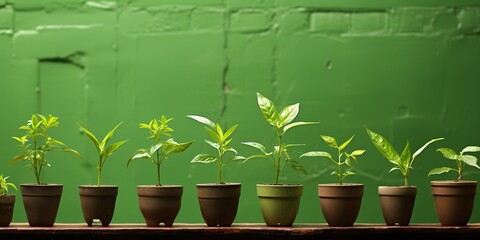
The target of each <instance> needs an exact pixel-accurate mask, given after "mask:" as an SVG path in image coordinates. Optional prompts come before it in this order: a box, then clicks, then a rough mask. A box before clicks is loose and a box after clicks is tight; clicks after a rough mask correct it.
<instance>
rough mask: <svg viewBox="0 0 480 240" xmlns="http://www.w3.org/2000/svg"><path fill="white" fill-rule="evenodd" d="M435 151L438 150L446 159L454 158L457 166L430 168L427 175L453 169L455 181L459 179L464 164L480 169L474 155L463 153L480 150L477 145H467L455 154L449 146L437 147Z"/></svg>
mask: <svg viewBox="0 0 480 240" xmlns="http://www.w3.org/2000/svg"><path fill="white" fill-rule="evenodd" d="M437 152H440V153H441V154H442V155H443V156H444V157H445V158H446V159H450V160H455V162H456V164H457V168H456V169H455V168H450V167H440V168H434V169H432V170H430V172H429V173H428V176H431V175H436V174H442V173H447V172H450V171H454V172H457V174H458V175H457V176H458V177H457V181H460V179H461V178H462V174H463V166H464V165H465V164H467V165H469V166H472V167H475V168H477V169H480V167H479V166H478V164H477V158H476V157H475V156H472V155H464V153H475V152H480V147H478V146H467V147H465V148H464V149H463V150H462V151H461V152H460V154H457V153H456V152H455V151H454V150H452V149H450V148H439V149H437Z"/></svg>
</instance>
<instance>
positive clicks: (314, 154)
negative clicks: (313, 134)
mask: <svg viewBox="0 0 480 240" xmlns="http://www.w3.org/2000/svg"><path fill="white" fill-rule="evenodd" d="M300 157H301V158H302V157H325V158H329V159H331V160H333V158H332V155H331V154H330V153H328V152H321V151H313V152H307V153H304V154H302V155H301V156H300Z"/></svg>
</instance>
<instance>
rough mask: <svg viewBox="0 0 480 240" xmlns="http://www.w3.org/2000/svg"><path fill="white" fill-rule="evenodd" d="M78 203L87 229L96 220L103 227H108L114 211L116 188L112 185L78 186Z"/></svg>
mask: <svg viewBox="0 0 480 240" xmlns="http://www.w3.org/2000/svg"><path fill="white" fill-rule="evenodd" d="M78 192H79V193H80V203H81V204H82V212H83V218H84V219H85V222H86V223H87V225H88V226H89V227H91V226H92V224H93V220H94V219H98V220H100V222H101V223H102V226H103V227H107V226H108V225H110V222H111V221H112V218H113V212H114V211H115V201H116V199H117V194H118V186H114V185H100V186H97V185H82V186H79V188H78Z"/></svg>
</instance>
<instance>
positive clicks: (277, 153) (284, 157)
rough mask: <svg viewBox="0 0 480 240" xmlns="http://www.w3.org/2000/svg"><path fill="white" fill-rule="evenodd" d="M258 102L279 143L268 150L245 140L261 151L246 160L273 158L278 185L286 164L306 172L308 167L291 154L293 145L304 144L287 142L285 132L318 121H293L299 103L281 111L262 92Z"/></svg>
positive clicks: (246, 143)
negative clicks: (284, 137) (285, 141)
mask: <svg viewBox="0 0 480 240" xmlns="http://www.w3.org/2000/svg"><path fill="white" fill-rule="evenodd" d="M257 102H258V106H259V107H260V110H261V112H262V114H263V116H264V117H265V120H266V121H267V123H268V124H270V125H272V126H273V127H274V128H275V133H276V140H277V143H278V145H274V146H273V151H271V152H267V150H266V147H265V146H264V145H262V144H260V143H257V142H243V143H242V144H245V145H248V146H251V147H254V148H257V149H258V150H260V151H261V153H260V154H257V155H253V156H250V157H248V158H246V159H245V160H244V162H246V161H247V160H249V159H252V158H269V159H271V160H272V161H273V164H274V166H275V184H276V185H278V179H279V176H280V172H281V170H282V169H283V168H284V167H285V165H289V166H290V167H291V168H292V169H294V170H296V171H299V172H302V173H305V174H306V173H307V171H306V169H305V168H304V167H303V166H302V165H301V164H300V163H299V162H297V161H295V160H294V159H293V158H292V157H291V155H290V148H291V147H297V146H303V145H304V144H286V143H284V142H283V136H284V135H285V133H287V131H288V130H290V129H292V128H294V127H298V126H302V125H309V124H317V122H293V120H294V119H295V118H296V117H297V115H298V112H299V110H300V104H299V103H296V104H293V105H290V106H286V107H285V108H283V109H282V110H281V111H280V112H279V111H278V110H277V108H276V107H275V105H274V104H273V102H272V101H270V99H268V98H266V97H265V96H263V95H262V94H260V93H257Z"/></svg>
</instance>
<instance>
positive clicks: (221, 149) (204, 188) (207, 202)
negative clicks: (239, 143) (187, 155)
mask: <svg viewBox="0 0 480 240" xmlns="http://www.w3.org/2000/svg"><path fill="white" fill-rule="evenodd" d="M187 117H189V118H191V119H193V120H195V121H197V122H200V123H202V124H205V125H206V126H205V130H206V131H207V133H208V134H209V135H210V136H211V137H212V140H213V142H212V141H209V140H205V142H206V143H207V144H208V145H210V146H211V147H213V148H215V149H216V150H217V154H215V155H212V154H198V155H196V156H195V157H194V158H193V159H192V161H191V162H192V163H205V164H207V163H213V162H217V174H218V178H217V182H216V183H207V184H197V196H198V201H199V204H200V211H201V212H202V216H203V219H204V220H205V223H206V224H207V225H208V226H222V227H228V226H231V225H232V223H233V221H234V220H235V216H236V215H237V209H238V200H239V198H240V192H241V184H240V183H226V182H224V181H223V177H222V170H223V167H224V166H225V162H226V161H225V160H226V159H225V156H226V154H227V153H229V152H230V153H233V154H234V156H233V157H230V160H237V159H244V157H241V156H237V154H238V153H237V151H236V150H235V149H234V148H232V147H230V143H231V142H232V138H229V137H230V136H232V134H233V132H234V131H235V129H236V128H237V126H238V124H235V125H233V126H232V127H230V128H228V130H227V131H225V132H224V131H223V129H222V128H221V127H220V124H218V123H214V122H212V121H211V120H210V119H208V118H205V117H201V116H196V115H188V116H187Z"/></svg>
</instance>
